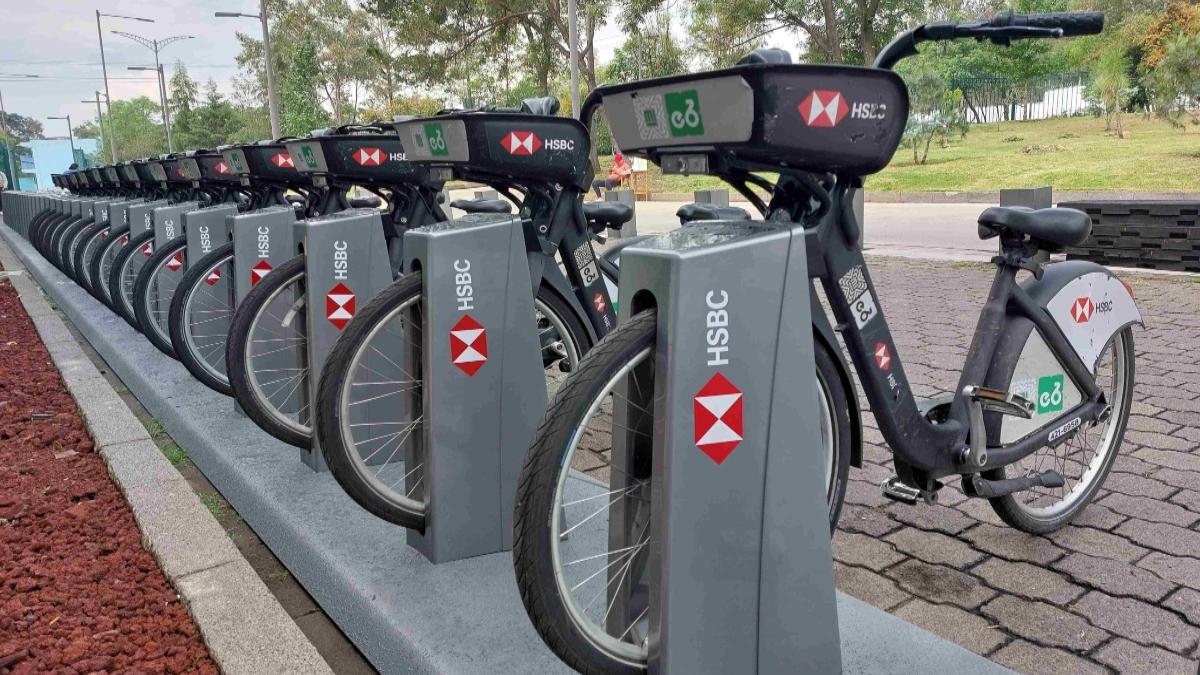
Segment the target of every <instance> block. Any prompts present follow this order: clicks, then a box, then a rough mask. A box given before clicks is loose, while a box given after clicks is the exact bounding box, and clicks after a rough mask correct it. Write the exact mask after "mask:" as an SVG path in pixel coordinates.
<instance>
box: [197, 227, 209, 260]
mask: <svg viewBox="0 0 1200 675" xmlns="http://www.w3.org/2000/svg"><path fill="white" fill-rule="evenodd" d="M198 231H199V233H200V250H201V251H203V252H205V253H208V252H209V251H211V250H212V237H211V236H209V234H208V226H207V225H201V226H200V229H199V230H198Z"/></svg>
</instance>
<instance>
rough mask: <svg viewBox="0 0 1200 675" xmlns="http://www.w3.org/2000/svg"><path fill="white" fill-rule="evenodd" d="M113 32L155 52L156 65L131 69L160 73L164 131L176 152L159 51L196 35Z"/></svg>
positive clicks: (131, 68)
mask: <svg viewBox="0 0 1200 675" xmlns="http://www.w3.org/2000/svg"><path fill="white" fill-rule="evenodd" d="M113 34H115V35H120V36H121V37H127V38H129V39H130V40H133V41H134V42H137V43H138V44H140V45H142V46H143V47H145V48H146V49H149V50H150V51H152V52H154V67H153V68H149V67H146V66H130V67H129V70H153V71H155V72H156V73H158V97H159V101H160V102H161V103H162V116H163V131H165V132H166V134H167V150H169V151H170V152H175V148H174V147H173V145H172V143H171V113H170V112H169V111H168V110H167V84H166V81H165V80H164V79H163V68H162V63H161V62H160V61H159V59H158V52H160V51H161V50H162V49H163V48H164V47H166V46H167V45H169V44H172V43H175V42H179V41H180V40H191V39H194V38H195V36H194V35H173V36H171V37H169V38H164V39H162V40H151V39H150V38H144V37H142V36H140V35H134V34H132V33H124V32H121V31H119V30H114V31H113ZM108 117H109V121H110V122H111V121H112V115H111V114H109V116H108Z"/></svg>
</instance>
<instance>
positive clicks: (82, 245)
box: [71, 223, 108, 294]
mask: <svg viewBox="0 0 1200 675" xmlns="http://www.w3.org/2000/svg"><path fill="white" fill-rule="evenodd" d="M107 231H108V224H107V223H97V224H95V225H93V226H92V227H89V228H88V229H86V230H84V231H83V233H82V234H80V235H79V242H78V243H77V244H76V247H75V252H74V253H73V254H72V255H71V269H72V270H74V271H75V283H77V284H79V285H80V287H82V288H83V290H85V291H87V292H88V293H89V294H91V293H93V292H92V280H91V277H89V276H88V274H89V270H91V264H92V256H93V255H94V254H95V252H96V249H97V248H99V247H100V245H101V244H103V243H104V242H105V241H107V239H106V238H105V237H103V236H102V235H103V234H104V233H105V232H107Z"/></svg>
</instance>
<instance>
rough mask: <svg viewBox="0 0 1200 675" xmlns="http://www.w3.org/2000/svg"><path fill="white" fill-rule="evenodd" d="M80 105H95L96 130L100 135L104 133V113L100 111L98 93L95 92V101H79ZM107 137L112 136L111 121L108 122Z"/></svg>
mask: <svg viewBox="0 0 1200 675" xmlns="http://www.w3.org/2000/svg"><path fill="white" fill-rule="evenodd" d="M80 103H95V104H96V128H97V129H99V130H100V133H104V111H102V110H101V109H100V92H96V99H95V100H93V101H80ZM108 135H110V136H111V135H112V121H111V120H110V121H109V125H108Z"/></svg>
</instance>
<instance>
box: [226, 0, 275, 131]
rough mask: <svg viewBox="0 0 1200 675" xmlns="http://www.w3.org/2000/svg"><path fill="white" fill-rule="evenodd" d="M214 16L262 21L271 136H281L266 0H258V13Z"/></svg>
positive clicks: (233, 13) (232, 13)
mask: <svg viewBox="0 0 1200 675" xmlns="http://www.w3.org/2000/svg"><path fill="white" fill-rule="evenodd" d="M214 16H216V17H218V18H232V17H246V18H247V19H258V20H259V21H260V22H261V23H262V34H263V61H265V63H266V70H267V108H268V109H269V110H270V111H271V136H272V137H274V138H281V137H282V136H283V132H282V131H281V129H282V127H281V125H280V124H279V99H278V98H277V97H276V95H275V66H274V65H272V63H271V31H270V28H269V27H268V26H269V22H268V20H267V0H258V14H244V13H242V12H217V13H215V14H214Z"/></svg>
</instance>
